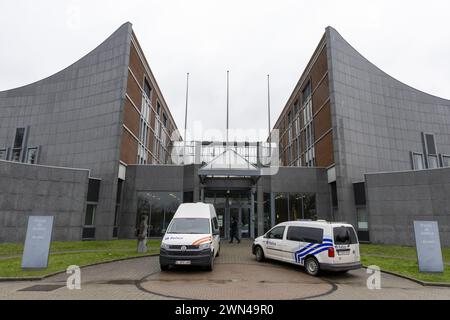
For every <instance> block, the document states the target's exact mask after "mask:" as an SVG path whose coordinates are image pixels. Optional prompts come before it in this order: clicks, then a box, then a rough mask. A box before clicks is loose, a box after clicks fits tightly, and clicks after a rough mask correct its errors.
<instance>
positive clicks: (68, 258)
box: [0, 240, 160, 277]
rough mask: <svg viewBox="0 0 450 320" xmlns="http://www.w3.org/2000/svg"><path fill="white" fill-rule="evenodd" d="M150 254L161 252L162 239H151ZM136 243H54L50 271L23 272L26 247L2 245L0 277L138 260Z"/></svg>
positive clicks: (48, 272)
mask: <svg viewBox="0 0 450 320" xmlns="http://www.w3.org/2000/svg"><path fill="white" fill-rule="evenodd" d="M147 246H148V248H149V250H148V252H147V254H152V253H159V246H160V241H159V240H149V241H148V242H147ZM136 248H137V241H136V240H113V241H79V242H78V241H77V242H53V243H52V246H51V250H50V258H49V267H48V269H46V270H35V271H29V270H22V269H21V266H20V265H21V261H22V257H21V254H22V252H23V244H11V243H5V244H0V277H36V276H43V275H46V274H50V273H55V272H59V271H65V270H66V268H67V267H68V266H70V265H77V266H80V267H81V266H85V265H89V264H93V263H98V262H106V261H113V260H117V259H123V258H129V257H138V256H142V255H143V254H138V253H137V252H136Z"/></svg>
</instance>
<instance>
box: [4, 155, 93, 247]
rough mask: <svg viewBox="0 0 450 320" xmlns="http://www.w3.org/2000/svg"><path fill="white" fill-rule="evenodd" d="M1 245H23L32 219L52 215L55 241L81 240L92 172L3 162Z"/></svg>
mask: <svg viewBox="0 0 450 320" xmlns="http://www.w3.org/2000/svg"><path fill="white" fill-rule="evenodd" d="M0 177H1V179H0V243H2V242H23V241H24V240H25V235H26V228H27V223H28V217H29V216H30V215H53V216H54V217H55V220H54V229H53V238H52V239H53V240H54V241H75V240H81V233H82V225H83V222H84V221H83V219H84V215H85V208H86V196H87V189H88V183H89V170H81V169H66V168H56V167H46V166H36V165H27V164H22V163H15V162H7V161H1V160H0Z"/></svg>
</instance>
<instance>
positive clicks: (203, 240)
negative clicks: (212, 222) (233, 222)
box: [192, 236, 211, 246]
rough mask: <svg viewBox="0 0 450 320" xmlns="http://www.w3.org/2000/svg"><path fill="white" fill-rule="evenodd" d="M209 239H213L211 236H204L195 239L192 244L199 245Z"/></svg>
mask: <svg viewBox="0 0 450 320" xmlns="http://www.w3.org/2000/svg"><path fill="white" fill-rule="evenodd" d="M208 241H211V236H208V237H204V238H200V239H198V240H196V241H194V242H193V243H192V245H193V246H197V245H199V244H202V243H204V242H208Z"/></svg>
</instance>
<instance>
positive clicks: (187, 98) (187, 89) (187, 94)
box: [183, 72, 189, 164]
mask: <svg viewBox="0 0 450 320" xmlns="http://www.w3.org/2000/svg"><path fill="white" fill-rule="evenodd" d="M188 102H189V72H188V73H187V75H186V109H185V112H184V139H183V140H184V147H183V164H184V162H185V159H186V134H187V119H188Z"/></svg>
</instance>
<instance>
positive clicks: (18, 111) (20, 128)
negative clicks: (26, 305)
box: [0, 23, 176, 240]
mask: <svg viewBox="0 0 450 320" xmlns="http://www.w3.org/2000/svg"><path fill="white" fill-rule="evenodd" d="M0 123H1V126H0V159H3V160H9V161H14V162H18V163H27V164H34V165H43V166H52V167H63V168H81V169H87V170H89V179H88V186H89V189H90V192H89V196H88V194H87V189H86V194H85V195H84V197H83V196H82V195H77V196H80V199H78V201H80V202H86V205H85V206H82V208H81V209H79V210H77V213H73V212H70V213H67V214H65V215H59V218H58V214H57V213H56V212H55V211H59V212H60V211H61V210H64V211H65V210H67V209H68V208H66V207H65V205H64V203H61V204H60V206H59V207H58V210H52V205H51V203H49V204H45V202H46V200H44V199H42V200H38V199H36V197H35V192H44V193H45V192H46V191H45V190H47V189H48V190H47V192H52V191H55V192H57V191H58V187H57V182H58V180H56V181H53V180H52V178H51V176H49V174H45V173H42V174H41V173H40V174H39V176H38V177H37V178H38V179H40V180H44V181H41V182H39V183H38V184H37V185H36V186H35V188H34V189H33V190H28V192H24V191H25V190H26V186H25V187H24V186H22V187H23V189H22V190H16V191H15V194H17V202H12V201H15V200H14V198H9V199H8V197H6V198H3V199H2V201H3V202H0V204H1V205H0V212H1V215H2V217H3V221H4V223H3V226H2V228H1V229H2V232H1V233H2V234H3V236H2V237H0V240H3V238H4V237H5V238H6V239H15V237H19V238H23V235H22V234H21V233H18V232H17V229H16V227H18V225H20V227H21V228H23V227H24V226H25V225H26V222H25V219H24V218H23V217H21V215H26V214H29V213H28V211H41V212H43V213H45V212H46V211H48V212H55V214H56V215H57V218H56V225H57V228H56V237H57V238H68V239H80V238H82V237H83V238H98V239H108V238H112V237H117V234H118V226H119V225H118V223H119V213H120V199H121V190H122V187H123V181H124V180H125V175H126V166H127V165H131V164H147V163H152V164H165V163H167V162H168V161H169V160H170V157H169V155H170V150H169V148H170V137H171V135H172V133H173V132H174V131H175V130H176V125H175V122H174V120H173V118H172V115H171V113H170V110H169V108H168V106H167V105H166V102H165V100H164V97H163V95H162V93H161V91H160V89H159V87H158V84H157V82H156V80H155V78H154V76H153V74H152V72H151V70H150V67H149V64H148V62H147V60H146V58H145V56H144V54H143V52H142V49H141V47H140V45H139V42H138V40H137V38H136V36H135V34H134V32H133V30H132V26H131V24H130V23H126V24H124V25H123V26H121V27H120V28H119V29H118V30H117V31H116V32H114V33H113V34H112V35H111V36H110V37H109V38H108V39H106V40H105V41H104V42H103V43H102V44H100V45H99V46H98V47H97V48H96V49H94V50H93V51H92V52H90V53H89V54H87V55H86V56H85V57H83V58H82V59H80V60H79V61H77V62H75V63H74V64H72V65H71V66H69V67H68V68H66V69H64V70H62V71H60V72H58V73H57V74H55V75H53V76H50V77H48V78H46V79H44V80H41V81H38V82H36V83H33V84H30V85H27V86H24V87H21V88H17V89H13V90H8V91H4V92H0ZM2 165H3V166H5V165H6V166H10V164H2ZM22 167H24V166H22ZM25 168H26V169H20V170H32V169H30V168H29V167H25ZM11 170H12V169H9V171H8V172H7V173H8V179H6V178H5V177H4V178H3V179H1V180H2V182H0V183H2V185H3V187H4V188H6V189H8V188H9V186H11V185H14V184H15V183H14V182H13V181H14V179H15V178H16V172H14V171H11ZM52 170H53V169H51V168H50V169H44V168H42V169H41V170H40V171H44V172H47V171H50V172H51V171H52ZM69 171H70V170H69ZM50 175H51V173H50ZM68 175H69V176H70V173H68ZM25 178H27V177H25ZM10 179H12V181H11V180H10ZM45 181H46V183H45ZM25 184H26V182H25ZM53 188H54V189H55V190H53ZM86 188H87V186H86ZM43 190H44V191H43ZM70 190H71V188H69V190H68V192H69V193H70ZM64 191H66V190H64ZM2 192H3V193H6V191H5V190H3V189H2ZM22 192H23V193H24V194H23V196H21V193H22ZM60 198H61V199H63V198H71V195H70V194H64V195H61V197H60ZM24 199H25V203H27V205H26V206H25V207H23V204H20V203H19V202H21V201H24ZM43 201H44V203H42V202H43ZM61 201H62V202H64V201H67V199H66V200H61ZM22 207H23V210H18V209H17V208H22ZM17 211H19V212H17Z"/></svg>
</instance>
